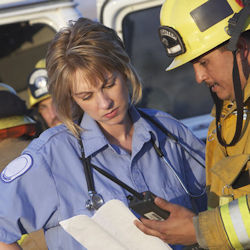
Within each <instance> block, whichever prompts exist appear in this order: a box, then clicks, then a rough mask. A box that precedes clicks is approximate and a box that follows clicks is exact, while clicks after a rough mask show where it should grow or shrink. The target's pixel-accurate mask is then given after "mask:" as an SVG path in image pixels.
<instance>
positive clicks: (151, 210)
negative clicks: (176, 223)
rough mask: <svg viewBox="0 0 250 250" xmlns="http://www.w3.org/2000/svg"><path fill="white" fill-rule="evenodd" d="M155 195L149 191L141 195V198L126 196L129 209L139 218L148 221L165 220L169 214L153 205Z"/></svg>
mask: <svg viewBox="0 0 250 250" xmlns="http://www.w3.org/2000/svg"><path fill="white" fill-rule="evenodd" d="M155 197H156V196H155V195H154V194H153V193H151V192H150V191H146V192H144V193H143V194H142V198H138V197H136V196H128V199H129V201H130V202H129V208H131V209H132V210H133V211H135V212H136V213H137V214H139V215H140V216H142V217H144V218H146V219H150V220H166V219H167V218H168V217H169V215H170V212H169V211H166V210H163V209H161V208H160V207H158V206H157V205H156V204H155V203H154V199H155Z"/></svg>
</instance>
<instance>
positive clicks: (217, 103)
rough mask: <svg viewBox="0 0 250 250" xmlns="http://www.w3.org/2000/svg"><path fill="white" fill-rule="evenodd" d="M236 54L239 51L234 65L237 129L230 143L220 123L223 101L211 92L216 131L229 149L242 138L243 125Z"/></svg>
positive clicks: (241, 97)
mask: <svg viewBox="0 0 250 250" xmlns="http://www.w3.org/2000/svg"><path fill="white" fill-rule="evenodd" d="M236 53H237V51H233V56H234V65H233V83H234V94H235V101H236V107H237V121H236V129H235V133H234V137H233V139H232V141H231V142H230V143H226V141H225V140H224V139H223V138H222V135H221V130H222V127H221V122H220V116H221V110H222V107H223V100H221V99H219V98H218V96H217V95H216V94H215V93H214V92H212V91H211V89H210V92H211V95H212V98H213V100H214V103H215V106H216V130H217V138H218V141H219V143H220V144H221V145H222V146H225V147H228V146H233V145H235V144H236V143H237V142H238V141H239V139H240V136H241V131H242V124H243V93H242V90H241V81H240V74H239V68H238V64H237V60H236Z"/></svg>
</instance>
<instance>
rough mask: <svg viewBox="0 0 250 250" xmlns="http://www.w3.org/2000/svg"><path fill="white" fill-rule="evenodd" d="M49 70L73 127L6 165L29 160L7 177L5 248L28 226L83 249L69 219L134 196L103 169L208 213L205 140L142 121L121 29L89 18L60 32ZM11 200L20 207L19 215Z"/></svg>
mask: <svg viewBox="0 0 250 250" xmlns="http://www.w3.org/2000/svg"><path fill="white" fill-rule="evenodd" d="M46 64H47V71H48V79H49V81H50V84H49V86H50V91H51V94H52V98H53V100H54V102H55V105H56V109H57V111H58V115H59V117H60V120H61V121H62V122H63V123H64V124H66V126H65V125H63V124H62V125H60V126H56V127H53V128H51V129H48V130H46V131H45V132H44V133H42V134H41V135H40V137H39V138H38V139H35V140H33V142H32V143H31V144H30V145H29V147H28V148H26V149H25V150H24V152H23V154H22V155H21V156H20V157H19V158H17V159H16V160H14V161H13V162H12V163H10V164H9V165H8V166H7V167H6V169H7V170H8V169H13V168H14V167H15V166H16V165H17V163H18V162H20V161H22V160H23V162H24V160H26V162H25V163H23V165H22V167H23V169H24V171H23V172H24V173H23V174H22V175H18V174H17V175H16V176H15V178H13V179H12V181H11V182H8V181H7V180H8V178H9V174H8V171H6V172H4V173H3V174H2V176H1V178H0V189H1V190H3V192H1V193H0V200H6V202H5V206H4V207H0V214H1V216H0V241H2V242H5V243H13V242H15V241H16V240H17V238H18V237H19V234H20V227H21V228H23V229H25V230H27V231H28V232H31V231H33V230H37V229H40V228H42V227H43V228H44V230H45V236H46V240H47V244H48V247H49V249H67V250H70V249H74V250H75V249H79V250H80V249H83V247H82V246H81V245H80V244H79V243H78V242H77V241H76V240H74V239H73V238H72V237H71V236H70V235H69V234H67V233H66V232H65V231H64V230H63V229H62V227H61V226H60V225H59V222H60V221H62V220H65V219H68V218H71V217H73V216H75V215H79V214H85V215H88V216H92V215H93V214H94V212H95V209H98V207H99V206H100V205H102V204H103V203H104V202H107V201H109V200H111V199H119V200H121V201H122V202H124V203H125V204H126V205H128V199H127V196H128V195H130V193H129V192H128V191H126V190H125V189H124V188H123V187H121V186H120V185H118V184H117V183H115V182H113V181H111V180H110V179H108V178H107V177H105V176H103V175H102V174H101V173H99V172H98V171H97V170H96V167H99V168H100V169H101V170H103V171H106V172H107V173H109V174H110V175H112V176H115V177H116V178H118V179H119V180H120V181H122V182H123V183H126V185H129V186H130V187H131V188H133V189H134V190H136V191H137V192H139V193H141V192H144V191H147V190H149V191H151V192H152V193H154V194H157V195H158V196H161V197H163V198H165V199H168V200H171V201H172V202H175V203H176V204H181V205H183V206H184V207H187V208H189V209H191V210H193V211H202V210H204V209H205V207H206V195H204V184H205V175H204V174H205V173H204V172H205V170H204V168H203V166H201V165H202V164H203V163H204V158H203V157H204V150H205V148H204V144H203V142H202V141H200V140H199V139H197V138H196V137H195V136H194V135H193V134H192V133H191V131H190V130H188V129H187V128H186V127H185V126H184V125H183V124H181V123H180V122H178V121H177V120H176V119H174V118H173V117H171V116H170V115H168V114H166V113H164V112H161V111H157V110H144V112H145V113H146V114H147V115H148V116H149V117H151V118H150V119H153V120H155V121H156V122H158V123H157V124H158V125H157V126H156V125H155V123H154V122H151V121H150V120H149V118H147V119H146V118H143V117H142V116H141V115H140V113H139V111H138V110H137V109H136V108H135V106H134V105H135V103H137V102H138V101H139V100H140V98H141V93H142V89H141V84H140V81H139V78H138V76H137V74H136V72H135V70H134V68H133V66H132V65H131V63H130V60H129V57H128V55H127V53H126V52H125V49H124V45H123V43H122V42H121V40H120V38H119V37H118V35H117V34H116V33H115V31H114V30H112V29H109V28H107V27H105V26H103V25H102V24H100V23H97V22H94V21H91V20H88V19H85V18H80V19H79V20H77V21H76V22H72V23H71V24H70V26H69V27H68V28H64V29H62V30H61V31H60V32H59V33H57V34H56V36H55V38H54V40H53V41H52V43H51V44H50V46H49V49H48V53H47V61H46ZM144 115H145V114H144ZM159 124H161V126H163V127H164V128H165V129H167V130H169V133H168V135H166V134H165V133H163V132H162V130H161V129H160V128H159ZM171 133H172V134H173V136H174V137H175V139H176V140H177V141H179V142H177V141H176V140H173V139H171V137H170V134H171ZM180 145H182V146H180ZM155 147H157V148H158V151H159V147H160V149H161V151H162V153H163V155H164V159H165V160H166V161H167V162H168V164H165V162H164V160H163V159H162V158H161V157H159V156H158V154H157V152H158V151H156V150H155ZM188 152H189V153H188ZM193 157H194V158H195V159H194V158H193ZM198 161H199V162H200V163H198ZM90 164H91V165H90ZM94 165H95V166H96V167H95V169H93V167H94ZM87 177H89V178H87ZM91 177H92V178H91ZM177 177H178V178H177ZM30 183H32V184H31V186H32V189H30V188H29V187H30V185H29V184H30ZM183 186H185V187H186V188H187V190H188V191H189V192H190V193H192V194H193V196H196V197H195V198H193V197H191V195H190V193H188V192H187V191H185V190H184V188H183ZM17 189H19V194H21V195H19V196H16V195H15V192H12V195H11V196H10V195H8V198H7V194H8V193H9V192H10V190H17ZM24 197H25V199H24ZM92 198H93V199H92ZM96 198H97V199H98V202H97V203H95V199H96ZM11 199H15V200H17V202H18V204H20V206H18V207H17V208H16V207H15V211H13V209H11V207H12V203H11V202H8V200H11ZM24 200H25V201H26V204H25V206H24V205H23V202H24ZM41 200H42V201H43V202H42V204H41V203H40V201H41ZM17 221H18V222H19V224H18V223H17ZM8 225H11V228H10V227H9V226H8ZM3 230H4V231H5V232H6V233H5V234H2V233H1V232H2V231H3ZM4 235H6V237H4ZM2 244H4V243H2ZM6 247H8V246H6ZM104 248H105V246H104ZM181 248H182V247H181V246H176V247H174V249H181Z"/></svg>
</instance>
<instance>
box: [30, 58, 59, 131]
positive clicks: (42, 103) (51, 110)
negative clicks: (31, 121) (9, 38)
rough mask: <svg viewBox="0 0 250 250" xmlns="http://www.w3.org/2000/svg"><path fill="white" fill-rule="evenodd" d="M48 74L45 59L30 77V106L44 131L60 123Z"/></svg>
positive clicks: (40, 61) (38, 63)
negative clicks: (49, 87)
mask: <svg viewBox="0 0 250 250" xmlns="http://www.w3.org/2000/svg"><path fill="white" fill-rule="evenodd" d="M47 83H48V76H47V71H46V63H45V59H41V60H39V61H38V62H37V64H36V66H35V69H34V71H32V73H31V74H30V76H29V78H28V95H29V106H30V108H32V109H33V110H34V114H33V116H34V117H35V119H36V120H37V121H38V122H39V123H40V124H41V127H42V131H44V130H45V129H47V128H51V127H54V126H56V125H58V124H60V123H61V122H60V120H59V119H58V117H57V114H56V110H55V107H54V105H53V101H52V98H51V96H50V94H49V92H48V86H47Z"/></svg>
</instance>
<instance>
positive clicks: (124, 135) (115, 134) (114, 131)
mask: <svg viewBox="0 0 250 250" xmlns="http://www.w3.org/2000/svg"><path fill="white" fill-rule="evenodd" d="M101 129H102V131H103V133H104V135H105V136H106V138H107V139H108V141H109V143H110V144H115V145H117V146H119V147H121V148H123V149H125V150H126V151H128V152H129V153H131V151H132V137H133V132H134V126H133V123H132V121H131V119H130V118H129V117H128V119H127V120H126V121H124V122H123V123H122V124H116V125H113V126H111V127H108V128H105V127H101Z"/></svg>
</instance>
